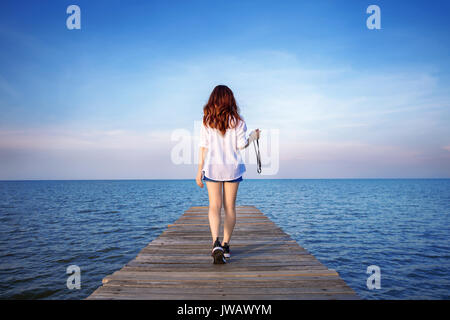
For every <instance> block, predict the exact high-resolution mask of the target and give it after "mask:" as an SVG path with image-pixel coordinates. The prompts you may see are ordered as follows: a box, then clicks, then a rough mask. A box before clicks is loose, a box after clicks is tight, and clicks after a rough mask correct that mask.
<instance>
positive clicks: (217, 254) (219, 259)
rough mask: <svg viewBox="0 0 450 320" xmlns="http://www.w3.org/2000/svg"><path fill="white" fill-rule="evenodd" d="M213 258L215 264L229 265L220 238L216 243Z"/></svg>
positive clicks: (212, 253)
mask: <svg viewBox="0 0 450 320" xmlns="http://www.w3.org/2000/svg"><path fill="white" fill-rule="evenodd" d="M211 256H212V257H213V258H214V264H224V263H227V261H226V260H225V257H224V256H223V248H222V246H221V245H220V241H219V238H217V239H216V241H215V242H214V245H213V249H212V252H211Z"/></svg>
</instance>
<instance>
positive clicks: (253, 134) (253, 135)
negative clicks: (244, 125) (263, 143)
mask: <svg viewBox="0 0 450 320" xmlns="http://www.w3.org/2000/svg"><path fill="white" fill-rule="evenodd" d="M259 133H260V131H259V129H256V130H253V131H252V132H250V135H249V138H248V143H249V144H250V143H251V142H252V141H254V140H258V139H259Z"/></svg>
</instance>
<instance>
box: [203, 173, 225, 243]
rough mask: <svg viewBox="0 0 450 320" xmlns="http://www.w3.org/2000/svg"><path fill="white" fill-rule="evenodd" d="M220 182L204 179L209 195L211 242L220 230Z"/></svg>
mask: <svg viewBox="0 0 450 320" xmlns="http://www.w3.org/2000/svg"><path fill="white" fill-rule="evenodd" d="M222 184H223V183H222V182H212V181H206V187H207V188H208V196H209V211H208V218H209V228H210V229H211V236H212V238H213V242H214V241H215V240H216V239H217V237H218V236H219V232H220V209H221V208H222Z"/></svg>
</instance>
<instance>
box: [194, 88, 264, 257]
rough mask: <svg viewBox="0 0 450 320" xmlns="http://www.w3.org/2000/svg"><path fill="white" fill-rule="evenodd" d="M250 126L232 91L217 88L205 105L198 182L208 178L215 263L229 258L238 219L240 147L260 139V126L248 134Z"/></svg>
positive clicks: (240, 175)
mask: <svg viewBox="0 0 450 320" xmlns="http://www.w3.org/2000/svg"><path fill="white" fill-rule="evenodd" d="M246 131H247V127H246V125H245V121H244V120H243V119H242V117H241V116H240V115H239V109H238V106H237V104H236V100H235V99H234V95H233V92H232V91H231V90H230V88H228V87H227V86H224V85H219V86H217V87H215V88H214V90H213V91H212V93H211V96H210V97H209V100H208V103H207V104H206V105H205V106H204V108H203V124H202V127H201V132H200V156H199V165H198V172H197V177H196V182H197V185H198V186H199V187H200V188H203V182H202V179H203V180H204V181H205V182H206V186H207V188H208V195H209V212H208V218H209V226H210V229H211V236H212V241H213V250H212V253H211V255H212V257H213V258H214V263H216V264H217V263H218V264H223V263H226V259H225V258H230V245H229V243H230V239H231V234H232V233H233V229H234V225H235V223H236V208H235V206H236V194H237V190H238V187H239V182H240V181H242V174H243V173H244V172H245V165H244V163H243V162H242V158H241V154H240V151H239V150H242V149H244V148H246V147H248V146H249V144H250V143H251V142H252V141H253V140H255V139H259V129H256V130H255V131H253V132H252V133H251V134H250V136H249V138H248V139H247V138H246ZM222 204H223V206H224V209H225V225H224V235H223V243H221V242H220V240H219V228H220V210H221V208H222Z"/></svg>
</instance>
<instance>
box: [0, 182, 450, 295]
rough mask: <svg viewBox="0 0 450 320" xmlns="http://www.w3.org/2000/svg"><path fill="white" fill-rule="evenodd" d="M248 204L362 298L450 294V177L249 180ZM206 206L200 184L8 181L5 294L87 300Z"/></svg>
mask: <svg viewBox="0 0 450 320" xmlns="http://www.w3.org/2000/svg"><path fill="white" fill-rule="evenodd" d="M236 204H237V205H254V206H256V207H257V208H258V209H260V210H261V211H262V212H263V213H264V214H266V215H267V216H268V217H269V218H270V219H271V220H272V221H274V222H275V223H276V224H277V225H279V226H280V227H281V228H282V229H283V230H284V231H285V232H286V233H288V234H289V235H290V236H291V237H292V238H293V239H295V240H296V241H297V242H298V243H299V244H300V245H301V246H302V247H304V248H305V249H307V250H308V251H309V252H310V253H312V254H313V255H314V256H316V258H317V259H319V260H320V261H321V262H322V263H323V264H325V265H326V266H327V267H328V268H330V269H335V270H336V271H337V272H338V273H339V274H340V276H341V277H342V278H343V279H344V280H345V281H346V283H347V284H348V285H349V286H350V287H351V288H353V289H354V290H355V291H356V293H357V294H358V295H359V296H360V297H361V298H362V299H449V298H450V179H329V180H328V179H311V180H305V179H293V180H286V179H281V180H274V179H267V180H264V179H245V178H244V181H242V182H241V183H240V186H239V191H238V196H237V203H236ZM194 205H204V206H207V205H208V193H207V190H206V188H203V189H200V188H199V187H198V186H197V185H196V184H195V181H194V180H104V181H103V180H90V181H82V180H75V181H0V299H84V298H86V297H87V296H89V295H90V294H91V293H92V292H93V291H94V290H95V289H96V288H97V287H99V286H100V285H101V281H102V279H103V278H104V277H105V276H107V275H109V274H111V273H113V272H115V271H117V270H119V269H120V268H122V267H123V265H125V264H126V263H127V262H128V261H129V260H131V259H133V258H134V257H135V256H136V255H137V254H138V252H139V251H140V250H141V249H142V248H143V247H145V246H146V245H147V244H148V243H149V242H150V241H152V240H153V239H155V238H156V237H158V235H159V234H160V233H161V232H163V231H164V230H165V229H166V227H167V225H168V224H170V223H172V222H174V221H175V220H176V219H177V218H178V217H179V216H180V215H181V214H182V213H183V212H184V211H185V210H187V209H188V208H189V207H191V206H194ZM72 265H76V266H78V267H79V269H80V288H79V289H77V288H72V289H69V288H68V286H67V279H68V277H69V276H70V274H68V273H67V268H68V267H69V266H72ZM370 266H376V267H377V268H379V276H380V278H379V279H380V282H379V287H378V288H374V286H373V285H370V284H369V285H368V282H370V283H372V284H373V283H374V282H373V281H372V280H370V281H368V278H369V277H371V276H373V275H372V273H371V270H373V269H370V268H371V267H370ZM368 268H369V270H368ZM368 271H369V272H368ZM372 279H373V278H372Z"/></svg>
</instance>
